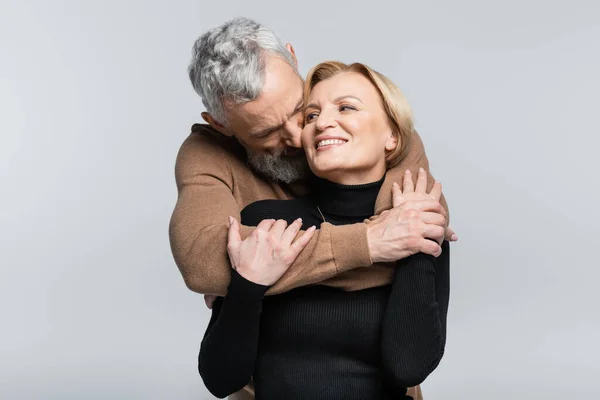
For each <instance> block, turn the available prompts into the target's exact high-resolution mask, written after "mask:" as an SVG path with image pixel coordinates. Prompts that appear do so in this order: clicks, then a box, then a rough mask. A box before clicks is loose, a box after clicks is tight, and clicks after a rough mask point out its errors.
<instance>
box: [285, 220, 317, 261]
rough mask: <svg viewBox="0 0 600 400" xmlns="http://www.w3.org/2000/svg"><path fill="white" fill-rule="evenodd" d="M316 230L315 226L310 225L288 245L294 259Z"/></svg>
mask: <svg viewBox="0 0 600 400" xmlns="http://www.w3.org/2000/svg"><path fill="white" fill-rule="evenodd" d="M316 230H317V228H316V227H315V226H314V225H313V226H311V227H310V228H308V229H307V230H306V231H305V232H304V233H303V234H302V236H300V237H299V238H298V239H296V241H295V242H294V243H293V244H292V245H291V246H290V253H291V255H292V256H293V257H294V259H296V257H298V254H300V252H301V251H302V250H304V248H305V247H306V245H307V244H308V242H310V239H312V237H313V235H314V234H315V231H316Z"/></svg>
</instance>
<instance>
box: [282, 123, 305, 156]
mask: <svg viewBox="0 0 600 400" xmlns="http://www.w3.org/2000/svg"><path fill="white" fill-rule="evenodd" d="M301 138H302V119H299V118H295V117H292V118H290V119H289V120H288V121H287V122H286V123H285V126H284V129H283V141H284V143H285V145H286V146H289V147H294V148H296V149H299V148H302V141H301Z"/></svg>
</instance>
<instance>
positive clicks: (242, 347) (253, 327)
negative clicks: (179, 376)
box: [198, 271, 269, 398]
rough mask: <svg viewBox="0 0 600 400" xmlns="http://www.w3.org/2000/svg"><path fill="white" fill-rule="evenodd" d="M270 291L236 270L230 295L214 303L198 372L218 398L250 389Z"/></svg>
mask: <svg viewBox="0 0 600 400" xmlns="http://www.w3.org/2000/svg"><path fill="white" fill-rule="evenodd" d="M268 289H269V286H264V285H259V284H256V283H253V282H251V281H248V280H246V279H245V278H244V277H242V276H241V275H240V274H238V273H237V271H232V273H231V283H230V284H229V289H228V293H227V295H226V296H225V297H224V298H223V297H219V298H217V300H216V301H215V302H214V304H213V310H212V316H211V318H210V322H209V324H208V328H207V329H206V333H205V334H204V339H203V340H202V345H201V347H200V354H199V356H198V371H199V372H200V376H201V377H202V380H203V381H204V384H205V385H206V388H207V389H208V390H209V391H210V392H211V393H212V394H213V395H214V396H216V397H218V398H224V397H226V396H228V395H230V394H232V393H234V392H237V391H238V390H240V389H241V388H243V387H244V386H246V385H247V384H248V382H249V381H250V378H251V377H252V374H253V373H254V364H255V361H256V354H257V351H258V331H259V324H260V313H261V310H262V301H263V298H264V295H265V293H266V291H267V290H268Z"/></svg>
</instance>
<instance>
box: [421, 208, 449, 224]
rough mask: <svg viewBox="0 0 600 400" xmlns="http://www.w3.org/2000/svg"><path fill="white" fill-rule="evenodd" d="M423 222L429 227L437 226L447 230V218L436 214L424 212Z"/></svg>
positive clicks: (422, 214) (422, 215)
mask: <svg viewBox="0 0 600 400" xmlns="http://www.w3.org/2000/svg"><path fill="white" fill-rule="evenodd" d="M421 221H423V222H424V223H426V224H429V225H437V226H441V227H443V228H446V217H444V216H443V215H442V214H439V213H436V212H430V211H425V212H422V213H421Z"/></svg>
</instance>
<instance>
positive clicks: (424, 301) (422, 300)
mask: <svg viewBox="0 0 600 400" xmlns="http://www.w3.org/2000/svg"><path fill="white" fill-rule="evenodd" d="M449 294H450V246H449V243H448V242H447V241H445V242H443V244H442V254H441V255H440V256H439V257H438V258H437V259H436V258H435V257H433V256H430V255H427V254H423V253H417V254H415V255H413V256H410V257H409V258H406V259H404V260H400V261H398V266H397V268H396V274H395V276H394V281H393V283H392V292H391V294H390V298H389V302H388V305H387V308H386V311H385V314H384V317H383V322H382V340H381V346H382V347H381V350H382V363H383V369H384V373H385V376H386V378H387V379H388V380H389V382H390V383H392V385H393V386H397V387H411V386H416V385H419V384H421V383H422V382H423V381H424V380H425V378H427V376H428V375H429V374H430V373H431V372H432V371H433V370H434V369H435V368H436V367H437V366H438V364H439V362H440V360H441V359H442V356H443V354H444V348H445V346H446V316H447V313H448V300H449Z"/></svg>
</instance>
